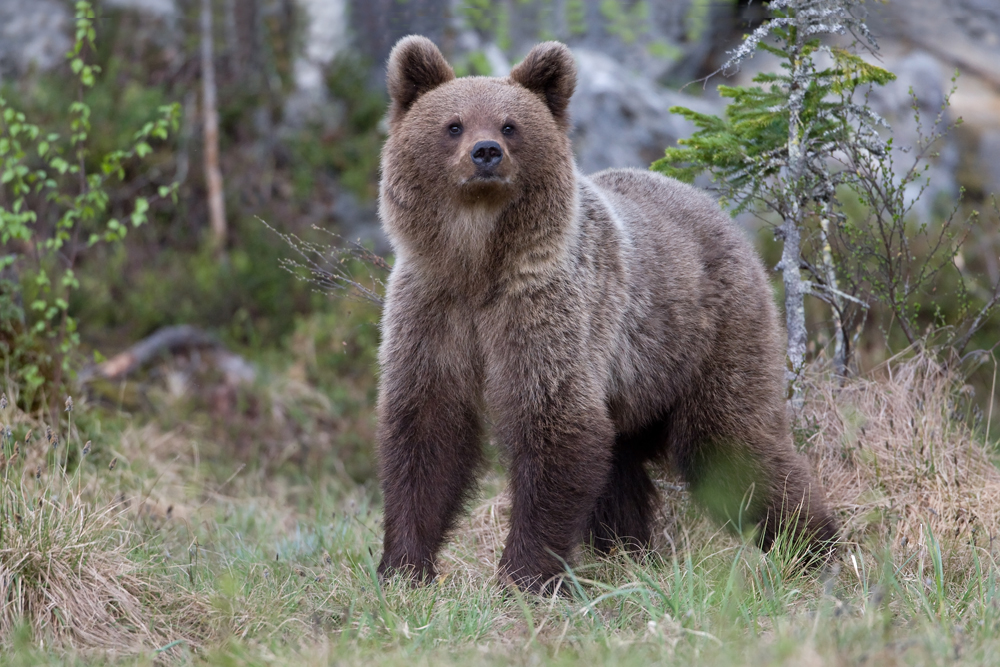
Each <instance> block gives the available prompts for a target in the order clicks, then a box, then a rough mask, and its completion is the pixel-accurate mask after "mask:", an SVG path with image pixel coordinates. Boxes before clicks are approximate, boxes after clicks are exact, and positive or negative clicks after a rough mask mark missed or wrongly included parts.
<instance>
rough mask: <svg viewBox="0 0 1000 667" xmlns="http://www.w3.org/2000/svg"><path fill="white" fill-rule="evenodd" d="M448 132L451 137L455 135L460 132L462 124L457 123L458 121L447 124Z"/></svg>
mask: <svg viewBox="0 0 1000 667" xmlns="http://www.w3.org/2000/svg"><path fill="white" fill-rule="evenodd" d="M448 134H450V135H451V136H453V137H457V136H458V135H460V134H462V126H461V125H459V124H458V123H452V124H451V125H449V126H448Z"/></svg>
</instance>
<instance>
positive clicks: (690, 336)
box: [585, 169, 781, 427]
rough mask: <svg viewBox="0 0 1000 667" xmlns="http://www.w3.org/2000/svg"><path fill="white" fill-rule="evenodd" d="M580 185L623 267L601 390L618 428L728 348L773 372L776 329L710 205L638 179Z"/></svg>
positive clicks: (739, 238) (766, 300)
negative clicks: (607, 216) (594, 203)
mask: <svg viewBox="0 0 1000 667" xmlns="http://www.w3.org/2000/svg"><path fill="white" fill-rule="evenodd" d="M585 182H586V183H589V184H590V186H591V187H593V188H595V189H596V190H598V191H599V193H600V196H601V199H602V200H603V201H604V202H605V203H606V205H607V206H609V207H610V208H611V209H613V211H614V214H613V218H614V219H615V225H616V227H618V228H619V233H618V236H619V239H620V240H621V245H622V259H623V262H624V263H625V264H626V266H627V274H626V275H627V278H626V281H627V287H628V289H627V291H628V299H627V306H626V307H625V308H624V309H622V311H621V313H620V320H619V322H620V325H619V326H620V328H619V336H618V341H616V343H617V344H616V345H615V347H614V349H615V350H616V352H615V353H614V357H615V358H614V360H613V363H612V366H611V370H612V374H613V377H612V378H611V386H610V387H609V388H610V390H611V391H610V392H609V394H610V396H609V398H610V402H611V411H612V413H613V414H615V416H616V418H615V420H616V421H617V422H619V426H620V427H621V426H627V425H629V424H630V423H634V422H636V421H638V420H640V419H641V417H640V415H648V414H649V413H650V412H651V411H652V412H655V411H656V407H657V405H659V407H661V408H664V409H665V408H667V407H669V405H670V404H672V403H673V401H674V400H676V399H677V398H678V397H679V396H681V395H682V394H684V393H685V392H686V388H687V387H689V386H690V385H691V383H692V382H694V381H695V380H696V378H697V377H698V376H699V375H700V374H702V372H704V370H706V369H707V367H708V366H717V365H724V364H726V363H727V358H728V357H729V356H730V354H731V352H732V351H733V349H734V346H736V345H749V346H750V347H752V348H755V349H757V350H759V351H760V354H761V355H762V356H765V357H770V358H772V359H771V360H772V361H773V365H775V367H778V368H780V366H781V341H780V330H781V329H780V324H779V323H778V320H777V313H776V310H775V307H774V303H773V300H772V295H771V286H770V283H769V281H768V280H767V276H766V273H765V271H764V267H763V265H762V263H761V261H760V259H759V257H758V256H757V254H756V252H755V250H754V249H753V246H752V244H751V242H750V240H749V238H748V237H747V235H746V234H745V232H744V231H743V230H742V229H740V228H739V226H738V225H736V224H735V223H734V221H733V220H732V219H731V218H730V217H729V216H728V215H726V214H725V213H724V212H723V211H722V210H721V209H720V208H719V205H718V204H717V203H716V202H715V201H713V200H712V198H711V197H709V196H708V195H707V194H706V193H705V192H703V191H701V190H699V189H697V188H695V187H693V186H690V185H687V184H685V183H681V182H679V181H676V180H674V179H671V178H667V177H665V176H661V175H659V174H655V173H653V172H649V171H641V170H638V169H609V170H605V171H601V172H598V173H596V174H593V175H591V176H590V177H589V178H587V179H586V181H585ZM585 187H586V186H585Z"/></svg>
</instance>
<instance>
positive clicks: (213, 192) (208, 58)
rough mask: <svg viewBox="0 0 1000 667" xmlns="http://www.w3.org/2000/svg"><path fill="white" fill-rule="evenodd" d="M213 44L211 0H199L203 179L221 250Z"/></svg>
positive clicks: (223, 227) (223, 219)
mask: <svg viewBox="0 0 1000 667" xmlns="http://www.w3.org/2000/svg"><path fill="white" fill-rule="evenodd" d="M213 55H214V45H213V41H212V0H201V83H202V113H203V114H204V120H203V125H204V131H205V135H204V136H205V181H206V185H207V188H208V214H209V221H210V222H211V229H212V247H213V248H215V250H216V252H221V251H222V250H223V249H224V248H225V246H226V205H225V200H224V199H223V197H222V172H221V171H220V170H219V112H218V109H217V105H216V90H215V63H214V58H213Z"/></svg>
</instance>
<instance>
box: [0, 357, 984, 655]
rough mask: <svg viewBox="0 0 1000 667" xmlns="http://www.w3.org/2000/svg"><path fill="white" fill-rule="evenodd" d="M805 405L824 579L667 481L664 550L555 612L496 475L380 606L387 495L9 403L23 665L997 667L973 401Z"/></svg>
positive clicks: (844, 395)
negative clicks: (525, 578)
mask: <svg viewBox="0 0 1000 667" xmlns="http://www.w3.org/2000/svg"><path fill="white" fill-rule="evenodd" d="M289 372H290V373H293V374H294V373H300V371H295V370H294V369H293V370H292V371H289ZM279 380H280V378H277V377H269V378H268V379H267V382H268V383H269V384H268V387H263V388H261V389H260V390H259V391H261V392H263V393H264V394H265V395H273V394H274V393H275V392H274V387H275V386H280V384H275V383H279ZM6 391H7V392H8V394H10V393H11V392H12V388H11V387H7V389H6ZM268 392H270V394H268ZM808 396H809V399H808V402H807V405H806V408H805V411H804V413H803V416H802V418H801V419H800V421H799V429H798V431H797V436H798V438H799V440H800V443H801V446H802V448H803V449H804V451H805V452H806V454H807V455H808V456H809V457H810V460H811V461H812V463H813V465H814V467H815V468H816V469H817V470H818V471H819V474H820V476H821V478H822V479H823V480H824V481H825V483H826V485H827V487H828V490H829V495H830V498H831V502H832V504H833V505H834V506H835V508H836V509H837V511H838V512H839V514H840V516H841V519H842V521H843V523H844V526H845V533H844V537H845V544H844V546H843V549H842V553H841V557H840V559H839V560H838V561H837V562H836V563H834V564H833V565H832V566H830V567H828V568H826V569H824V570H821V571H819V572H807V573H801V572H799V571H798V570H797V568H795V567H793V566H792V563H791V559H792V556H791V555H790V554H787V553H782V550H781V549H780V548H778V549H775V550H774V551H772V552H771V553H769V554H762V553H761V552H760V551H759V550H757V549H755V548H754V547H752V546H750V545H749V544H748V543H745V542H743V541H741V540H740V539H738V538H736V537H733V536H732V535H730V534H729V533H728V532H726V531H724V530H722V529H720V527H719V526H717V525H714V524H712V523H711V522H709V521H708V520H706V519H705V518H704V517H703V516H702V515H701V513H700V512H699V511H698V509H697V508H696V507H694V506H693V505H692V504H691V503H690V502H689V499H688V498H687V495H686V493H685V492H684V490H683V489H682V488H681V487H679V486H678V485H677V484H675V483H674V481H673V480H670V479H669V478H668V479H664V480H663V483H662V488H663V492H664V503H663V510H662V517H661V526H662V527H663V531H662V533H661V535H660V537H659V542H658V545H657V550H656V554H655V555H654V556H653V557H652V558H650V559H649V560H646V561H642V562H633V561H630V560H629V559H628V558H626V557H624V556H621V555H618V556H613V557H611V558H609V559H604V560H599V559H596V558H594V557H593V556H592V555H590V554H588V553H582V554H581V556H580V558H579V559H578V561H577V563H576V567H575V568H574V569H573V570H572V572H571V573H570V575H569V576H568V577H567V579H566V581H565V582H564V586H566V587H567V589H569V590H570V591H571V593H572V595H571V596H568V597H566V596H556V597H553V598H537V597H530V596H528V597H526V596H523V595H521V594H519V593H517V592H516V591H504V590H502V589H500V588H499V587H498V586H497V585H496V583H495V581H494V568H495V566H496V563H497V561H498V559H499V555H500V552H501V549H502V544H503V538H504V535H505V524H506V517H507V514H508V512H509V507H508V502H507V499H506V496H505V494H504V492H503V488H504V480H503V476H502V473H501V472H499V469H497V470H496V471H494V472H492V473H491V474H490V475H489V476H488V477H487V478H486V479H485V480H484V482H483V484H482V488H481V493H480V496H479V499H478V500H477V501H476V503H475V504H474V506H473V507H472V508H471V511H470V512H469V514H468V516H467V517H466V518H465V519H463V521H462V522H461V524H460V525H459V527H458V530H457V531H456V534H455V536H454V538H453V539H452V540H451V542H450V543H449V545H448V547H447V548H446V549H445V551H444V552H443V553H442V554H441V571H442V576H441V577H440V578H439V579H438V580H437V581H436V582H435V583H434V584H433V585H430V586H426V587H422V588H411V587H409V586H408V585H405V584H403V583H401V582H399V581H390V582H388V583H386V584H385V585H382V586H380V585H378V582H377V580H376V578H375V575H374V567H375V563H376V562H377V558H378V555H379V550H380V546H381V545H380V527H379V521H380V508H379V505H378V498H377V492H376V488H375V485H374V483H373V482H372V481H370V480H369V481H365V482H357V481H355V480H354V479H353V478H352V477H351V476H350V475H347V474H340V473H339V472H338V471H337V467H336V466H331V467H330V470H331V471H332V472H330V473H324V474H303V473H299V474H290V473H288V472H287V471H285V472H278V471H275V469H274V468H273V466H270V465H254V463H253V461H250V462H249V463H250V465H244V463H246V462H241V461H239V460H235V459H233V458H232V457H229V458H227V457H226V455H225V453H224V452H222V451H219V450H217V449H214V448H213V447H214V444H213V442H214V441H212V440H211V438H214V437H215V436H216V435H217V434H216V432H215V431H213V430H212V429H209V428H207V427H206V428H204V429H199V428H197V427H191V426H183V425H178V424H173V425H172V426H171V427H170V428H166V427H165V426H164V423H163V422H162V421H161V422H157V421H152V422H150V423H147V424H145V425H137V424H135V423H133V422H131V421H129V420H126V419H121V418H117V417H114V416H113V415H108V414H106V411H105V412H102V410H103V409H100V410H99V409H97V408H95V407H93V406H87V405H84V401H83V400H82V399H79V400H78V405H77V406H76V407H75V409H74V410H73V411H72V412H69V413H66V414H65V415H64V419H63V421H62V423H61V424H60V425H59V428H53V429H52V432H53V436H54V437H55V438H56V439H57V440H58V443H59V444H58V446H57V447H55V448H53V447H52V446H51V441H50V439H49V437H48V436H47V435H45V433H46V431H45V426H44V425H43V424H41V423H39V422H37V421H36V420H35V419H34V418H33V417H31V416H30V415H25V414H24V413H21V412H19V411H18V410H16V409H15V408H14V407H13V404H11V405H8V406H7V407H5V408H3V409H2V410H0V423H2V424H3V425H4V426H5V427H9V429H10V436H9V437H5V440H4V449H3V453H4V469H3V475H4V477H3V479H4V483H3V484H4V485H3V488H2V494H3V495H2V500H0V503H2V507H0V530H2V532H0V605H2V610H0V647H2V648H0V655H2V656H3V657H2V658H0V662H3V663H4V664H7V663H11V664H18V663H23V664H97V663H100V664H105V663H107V662H115V663H123V664H151V663H157V664H159V663H182V664H189V663H190V664H211V665H216V664H223V665H244V664H252V665H256V664H260V665H265V664H266V665H273V664H279V665H280V664H295V665H298V664H305V665H322V664H359V663H366V664H377V665H395V664H400V665H403V664H406V665H410V664H418V665H420V664H423V665H437V664H456V665H457V664H463V665H464V664H487V665H494V664H496V665H500V664H503V665H506V664H524V665H528V664H531V665H535V664H544V665H560V664H571V663H572V664H577V663H582V664H595V665H604V664H607V665H612V664H614V665H633V664H634V665H643V666H645V665H648V664H690V663H692V662H696V663H701V664H721V665H730V664H731V665H744V664H760V665H841V664H873V665H894V664H901V665H902V664H970V665H971V664H975V665H979V664H1000V639H998V636H1000V581H998V580H1000V567H998V562H997V559H998V550H1000V544H997V540H996V536H997V535H998V529H1000V472H998V470H997V468H996V466H995V465H994V463H993V462H992V461H991V458H990V457H991V455H992V450H991V449H989V448H987V447H986V446H985V445H984V443H983V442H982V438H981V436H980V435H979V434H980V433H981V432H983V431H984V430H985V428H986V424H985V423H983V424H977V422H976V420H975V419H974V418H970V417H969V415H967V414H966V413H965V406H966V404H967V402H966V401H965V394H963V392H962V387H961V386H960V385H958V384H957V383H956V381H955V378H954V377H953V376H951V375H949V373H948V372H947V371H945V370H943V369H942V368H940V367H939V366H937V365H936V364H935V363H933V361H931V360H930V359H928V358H925V357H920V358H915V359H909V360H896V361H895V363H894V364H892V365H890V366H886V367H884V368H882V369H880V370H879V371H878V372H877V373H875V374H873V375H872V376H871V377H868V378H861V379H854V380H851V381H849V382H848V383H846V384H845V385H844V386H842V387H837V386H836V385H835V384H834V383H832V382H831V381H830V379H829V378H828V377H825V376H823V375H822V373H820V372H819V371H817V372H816V373H815V374H814V375H813V376H811V377H810V380H809V391H808ZM272 400H274V401H276V402H277V401H278V400H279V399H278V398H273V399H272ZM86 415H89V417H87V416H86ZM95 415H97V416H95ZM102 415H103V416H102ZM74 416H77V417H78V418H79V419H80V420H81V424H80V425H76V424H75V423H74V422H73V418H74ZM171 423H172V422H171ZM28 429H32V432H33V434H34V435H33V436H32V437H31V440H30V442H29V443H28V444H25V442H26V441H25V437H26V435H27V431H28ZM4 432H5V433H6V430H5V431H4ZM268 433H270V431H268ZM38 434H42V436H41V437H38ZM95 434H96V435H95ZM88 439H92V443H93V444H92V450H91V451H89V452H88V454H86V455H83V454H82V450H83V446H84V444H85V443H86V441H87V440H88ZM343 439H345V441H346V442H347V443H348V444H347V449H346V450H345V451H346V452H347V453H348V455H349V456H355V455H356V452H355V447H356V444H355V443H354V441H353V440H350V438H348V437H347V435H345V436H344V437H343ZM15 444H16V445H17V447H18V449H19V453H18V456H17V457H14V460H13V461H11V460H10V459H11V455H12V454H13V449H14V447H15ZM337 446H338V445H337V442H333V443H331V444H330V445H329V449H328V450H327V451H326V453H325V454H326V456H333V457H335V456H336V455H337V453H338V449H337ZM252 451H256V450H252ZM112 460H114V461H115V465H114V469H113V470H109V467H110V465H111V461H112ZM307 460H308V461H309V462H310V464H311V462H312V459H311V458H310V459H307ZM39 466H41V473H40V474H38V471H39ZM18 517H19V518H18Z"/></svg>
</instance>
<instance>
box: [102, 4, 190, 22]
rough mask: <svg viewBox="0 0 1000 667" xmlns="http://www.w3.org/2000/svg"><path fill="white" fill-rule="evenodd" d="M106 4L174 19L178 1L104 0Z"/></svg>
mask: <svg viewBox="0 0 1000 667" xmlns="http://www.w3.org/2000/svg"><path fill="white" fill-rule="evenodd" d="M103 4H104V6H106V7H117V8H120V9H134V10H136V11H139V12H142V13H144V14H148V15H150V16H158V17H160V18H169V19H172V18H174V17H176V16H177V3H176V2H175V1H174V0H104V2H103Z"/></svg>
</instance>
